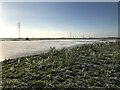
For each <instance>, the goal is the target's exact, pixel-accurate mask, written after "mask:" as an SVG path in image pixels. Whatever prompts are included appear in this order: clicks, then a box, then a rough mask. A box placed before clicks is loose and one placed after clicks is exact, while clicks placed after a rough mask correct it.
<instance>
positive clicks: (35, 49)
mask: <svg viewBox="0 0 120 90" xmlns="http://www.w3.org/2000/svg"><path fill="white" fill-rule="evenodd" d="M94 42H100V41H98V40H36V41H0V46H1V50H0V61H2V60H4V59H5V58H6V59H8V58H16V57H22V56H28V55H35V54H39V53H41V52H45V51H48V50H49V49H50V47H56V48H57V49H61V48H63V47H70V46H74V45H79V44H80V45H81V44H89V43H94Z"/></svg>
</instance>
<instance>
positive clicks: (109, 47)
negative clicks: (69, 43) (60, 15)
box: [2, 42, 120, 89]
mask: <svg viewBox="0 0 120 90" xmlns="http://www.w3.org/2000/svg"><path fill="white" fill-rule="evenodd" d="M119 52H120V42H109V43H107V42H106V43H96V44H88V45H83V46H76V47H72V48H63V49H61V50H56V49H55V48H54V47H53V48H52V47H51V48H50V51H49V52H48V53H41V54H40V55H34V56H28V57H21V58H16V59H8V60H6V61H3V62H2V64H3V65H2V69H3V72H2V81H3V83H2V86H3V89H7V88H12V89H13V88H15V89H16V88H29V89H30V88H34V89H35V88H120V78H119V77H120V61H119V57H120V55H119V54H120V53H119Z"/></svg>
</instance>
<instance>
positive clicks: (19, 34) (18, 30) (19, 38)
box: [18, 22, 21, 39]
mask: <svg viewBox="0 0 120 90" xmlns="http://www.w3.org/2000/svg"><path fill="white" fill-rule="evenodd" d="M20 27H21V25H20V22H18V38H19V39H20Z"/></svg>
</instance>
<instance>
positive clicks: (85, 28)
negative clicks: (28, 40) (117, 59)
mask: <svg viewBox="0 0 120 90" xmlns="http://www.w3.org/2000/svg"><path fill="white" fill-rule="evenodd" d="M1 13H2V19H1V21H2V24H1V29H0V37H18V28H17V23H18V22H21V37H69V36H70V32H71V33H72V36H74V37H83V35H84V36H85V37H89V36H90V37H92V36H95V37H107V36H117V35H118V4H117V2H84V3H83V2H66V3H65V2H39V3H38V2H23V3H22V2H16V3H15V2H6V3H2V10H1Z"/></svg>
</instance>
